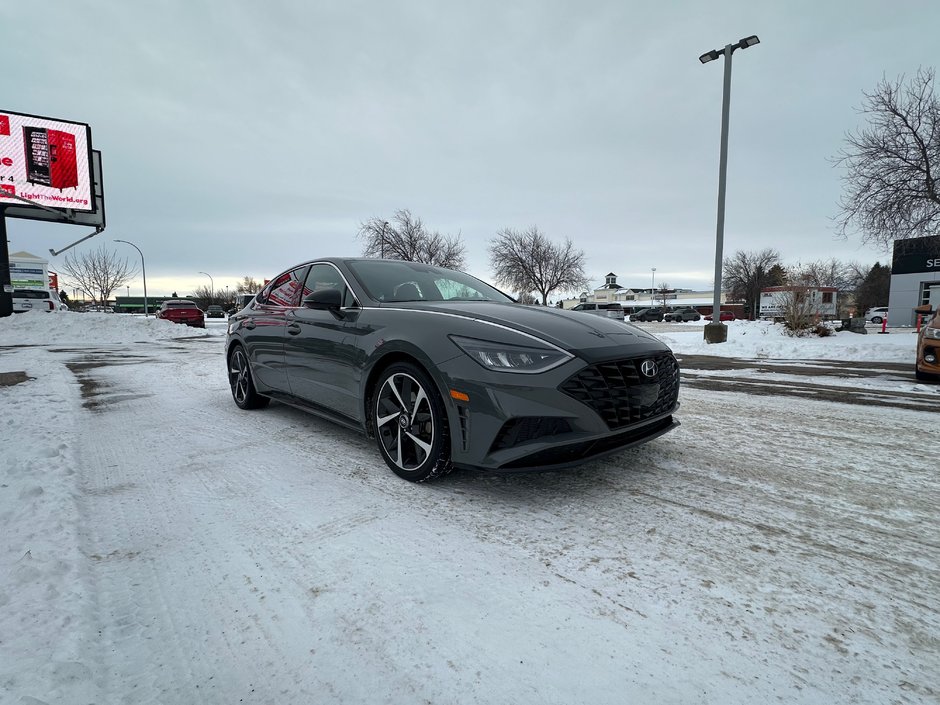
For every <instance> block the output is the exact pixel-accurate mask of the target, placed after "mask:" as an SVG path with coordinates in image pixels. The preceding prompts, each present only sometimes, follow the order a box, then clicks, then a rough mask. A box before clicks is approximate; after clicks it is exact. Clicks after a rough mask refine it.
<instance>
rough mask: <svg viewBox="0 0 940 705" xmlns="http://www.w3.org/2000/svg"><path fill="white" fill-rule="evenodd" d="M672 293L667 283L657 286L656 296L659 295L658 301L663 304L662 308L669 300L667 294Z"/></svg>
mask: <svg viewBox="0 0 940 705" xmlns="http://www.w3.org/2000/svg"><path fill="white" fill-rule="evenodd" d="M671 293H672V287H670V286H669V282H663V283H662V284H660V285H659V289H658V291H657V294H658V295H659V300H660V301H662V302H663V308H666V300H667V299H668V298H669V294H671Z"/></svg>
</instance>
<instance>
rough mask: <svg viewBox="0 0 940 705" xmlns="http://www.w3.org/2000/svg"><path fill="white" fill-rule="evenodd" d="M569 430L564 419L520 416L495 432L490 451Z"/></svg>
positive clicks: (569, 427)
mask: <svg viewBox="0 0 940 705" xmlns="http://www.w3.org/2000/svg"><path fill="white" fill-rule="evenodd" d="M569 431H571V424H569V423H568V422H567V421H565V419H559V418H555V417H546V416H522V417H519V418H515V419H510V420H509V421H507V422H506V423H505V424H503V427H502V428H501V429H499V433H498V434H496V440H495V441H493V445H492V446H491V447H490V452H491V453H492V452H493V451H496V450H502V449H503V448H512V447H514V446H517V445H519V444H521V443H526V442H528V441H533V440H535V439H537V438H542V437H544V436H555V435H558V434H559V433H568V432H569Z"/></svg>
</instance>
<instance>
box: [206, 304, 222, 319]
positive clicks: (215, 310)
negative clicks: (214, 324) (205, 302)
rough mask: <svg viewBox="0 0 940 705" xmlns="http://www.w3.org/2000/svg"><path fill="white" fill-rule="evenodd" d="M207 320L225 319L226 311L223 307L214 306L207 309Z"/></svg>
mask: <svg viewBox="0 0 940 705" xmlns="http://www.w3.org/2000/svg"><path fill="white" fill-rule="evenodd" d="M206 318H225V310H224V309H223V308H222V307H221V306H217V305H216V304H212V305H211V306H208V307H207V308H206Z"/></svg>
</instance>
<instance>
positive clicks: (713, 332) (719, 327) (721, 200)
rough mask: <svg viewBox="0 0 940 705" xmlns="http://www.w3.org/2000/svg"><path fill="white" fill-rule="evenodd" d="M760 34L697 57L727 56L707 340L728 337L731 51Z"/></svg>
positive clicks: (721, 340)
mask: <svg viewBox="0 0 940 705" xmlns="http://www.w3.org/2000/svg"><path fill="white" fill-rule="evenodd" d="M759 43H760V39H758V38H757V35H751V36H750V37H745V38H744V39H742V40H741V41H739V42H738V43H737V44H727V45H726V46H725V48H724V49H722V50H721V51H718V50H717V49H712V50H711V51H709V52H706V53H704V54H702V55H701V56H700V57H699V58H698V60H699V61H701V62H702V63H703V64H707V63H708V62H709V61H714V60H715V59H717V58H718V57H719V56H724V57H725V77H724V88H723V91H722V96H721V147H720V149H721V151H720V155H719V158H718V223H717V225H716V232H715V291H714V296H713V298H712V322H711V323H709V324H707V325H706V326H705V341H706V342H708V343H724V342H726V341H727V340H728V329H727V327H726V326H725V325H724V323H722V322H721V264H722V250H723V249H724V239H725V191H726V181H727V175H728V125H729V121H730V116H729V113H730V107H731V55H732V54H733V53H734V51H735V49H747V48H748V47H752V46H754V45H755V44H759Z"/></svg>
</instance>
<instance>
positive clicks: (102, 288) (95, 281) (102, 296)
mask: <svg viewBox="0 0 940 705" xmlns="http://www.w3.org/2000/svg"><path fill="white" fill-rule="evenodd" d="M61 270H62V272H61V273H62V274H63V278H64V279H65V281H66V283H67V284H68V286H70V287H72V288H75V289H80V290H81V291H83V292H84V293H86V294H88V296H89V297H90V298H91V299H92V301H94V302H96V303H99V304H101V305H104V304H105V303H107V301H108V300H109V299H110V298H111V293H112V292H113V291H114V290H115V289H117V288H118V287H122V286H124V285H125V284H127V283H128V282H129V281H131V280H132V279H133V278H134V277H135V276H137V267H135V266H133V265H131V264H130V263H128V261H127V260H126V259H120V258H118V256H117V255H116V254H115V253H114V252H112V251H110V250H108V249H107V248H106V247H105V246H104V245H101V246H100V247H99V248H98V249H97V250H92V251H90V252H86V253H84V254H82V255H66V256H65V261H64V262H63V263H62V266H61Z"/></svg>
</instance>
